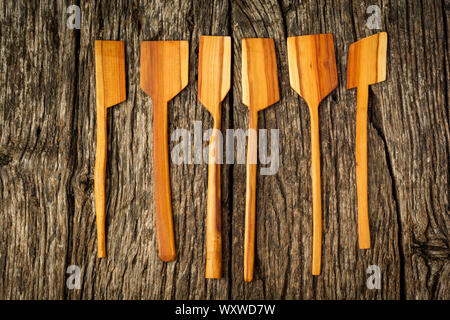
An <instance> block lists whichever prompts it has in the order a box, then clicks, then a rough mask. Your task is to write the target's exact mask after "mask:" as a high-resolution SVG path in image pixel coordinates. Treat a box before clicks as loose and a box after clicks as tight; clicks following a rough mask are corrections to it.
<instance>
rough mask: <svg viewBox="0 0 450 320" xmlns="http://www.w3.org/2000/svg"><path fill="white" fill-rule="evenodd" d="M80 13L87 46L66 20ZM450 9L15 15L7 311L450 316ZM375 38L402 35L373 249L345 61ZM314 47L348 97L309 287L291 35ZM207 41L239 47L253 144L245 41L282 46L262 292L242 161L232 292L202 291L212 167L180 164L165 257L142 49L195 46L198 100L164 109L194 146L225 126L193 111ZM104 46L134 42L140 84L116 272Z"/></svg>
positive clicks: (129, 59)
mask: <svg viewBox="0 0 450 320" xmlns="http://www.w3.org/2000/svg"><path fill="white" fill-rule="evenodd" d="M74 3H75V4H76V3H78V4H79V5H80V7H81V11H82V19H81V30H70V29H68V28H67V25H66V21H65V19H63V17H66V16H67V17H68V16H69V15H68V14H66V9H67V7H68V6H69V5H71V4H74ZM370 5H378V6H379V7H380V9H381V18H382V20H381V22H382V26H381V27H382V29H381V30H369V29H368V28H367V27H366V21H367V18H368V16H369V15H368V14H366V13H365V12H366V9H367V7H368V6H370ZM449 10H450V3H449V2H448V1H447V0H443V1H441V0H435V1H425V0H421V1H416V0H398V1H388V0H374V1H372V0H370V1H368V0H367V1H347V0H342V1H325V0H318V1H301V2H300V1H287V0H280V1H275V0H258V1H240V0H235V1H198V0H195V1H187V0H180V1H173V2H172V1H164V2H162V1H148V2H144V1H143V2H138V1H73V2H72V1H61V0H55V1H40V2H37V1H27V2H26V3H24V2H21V1H12V0H6V1H1V2H0V52H1V54H0V84H1V90H0V229H1V230H2V232H1V233H0V298H2V299H9V298H17V299H26V298H28V299H31V298H36V299H47V298H53V299H103V298H113V299H125V298H128V299H134V298H146V299H147V298H148V299H154V298H160V299H174V298H177V299H182V298H186V299H189V298H199V299H216V298H223V299H227V298H231V299H239V298H241V299H250V298H262V299H264V298H275V299H280V298H282V299H326V298H327V299H386V298H389V299H401V298H406V299H419V298H424V299H430V298H433V299H450V288H449V274H450V263H449V247H450V245H449V235H448V230H449V224H450V221H449V209H450V208H449V191H448V190H449V139H450V128H449V121H450V119H449V107H448V105H449V100H448V92H449V81H450V76H449V75H450V68H449V62H450V61H449V42H450V39H449V32H448V26H449V24H450V11H449ZM380 31H386V32H387V33H388V54H387V77H386V81H384V82H382V83H379V84H376V85H372V86H370V89H369V92H368V93H369V100H368V101H369V106H368V126H367V136H368V165H369V167H368V193H369V195H370V198H369V208H370V212H369V215H370V219H371V220H370V228H371V229H370V231H371V236H372V239H371V241H372V247H371V249H370V250H359V248H358V236H357V234H358V230H357V198H356V179H355V159H354V154H355V149H354V146H355V131H356V128H355V119H356V103H355V101H356V90H347V89H346V88H345V83H346V71H347V54H348V48H349V46H350V44H351V43H353V42H355V41H357V40H360V39H362V38H364V37H366V36H370V35H372V34H375V33H377V32H380ZM317 33H331V34H333V36H334V41H335V46H336V48H335V49H336V62H337V72H338V80H339V86H338V87H337V89H336V90H334V91H333V92H332V93H331V95H330V96H329V97H327V99H325V100H324V101H323V102H322V104H321V106H320V108H319V117H320V128H319V131H320V137H321V150H320V153H321V167H322V172H321V181H322V213H323V242H322V246H323V255H322V272H321V275H320V276H319V277H313V276H312V275H311V264H310V261H311V256H312V252H311V237H312V226H311V220H312V200H311V194H312V193H311V183H310V155H311V150H310V120H309V116H308V107H307V105H306V103H305V102H304V101H303V100H302V98H301V97H299V96H298V95H297V94H296V93H295V92H294V91H293V90H292V89H291V87H290V85H289V74H288V61H287V48H286V38H287V37H288V36H298V35H308V34H317ZM202 34H212V35H230V36H232V54H233V55H232V82H231V83H232V90H231V91H230V92H229V95H228V96H227V97H226V98H225V100H224V102H223V104H222V126H221V127H222V130H225V129H227V128H236V129H237V128H241V129H244V130H245V129H246V128H247V127H248V109H247V108H246V107H245V106H244V105H243V104H242V103H241V101H242V95H241V88H242V84H241V61H242V56H241V52H242V46H241V40H242V38H249V37H269V38H273V39H274V41H275V48H276V57H277V63H278V64H277V67H278V78H279V88H280V98H281V100H280V102H279V103H277V104H276V105H274V107H271V108H267V109H265V110H263V111H261V112H259V114H258V123H259V127H260V128H267V129H276V128H277V129H279V130H280V131H279V137H280V145H279V150H280V159H279V164H280V165H279V171H278V173H277V174H276V175H273V176H262V175H260V174H258V176H257V190H258V193H257V198H256V207H257V212H258V214H257V216H256V251H255V273H254V279H253V282H251V283H244V281H243V267H242V266H243V254H242V252H243V241H244V210H245V172H246V168H245V165H243V164H235V165H234V166H231V165H229V164H226V165H223V166H222V170H221V171H222V172H221V178H222V217H223V221H222V222H223V225H222V230H223V233H222V237H223V270H222V271H223V272H222V274H223V277H222V279H218V280H217V279H205V278H204V275H205V267H204V261H205V260H204V259H205V256H206V247H205V233H206V229H205V224H204V219H205V212H206V207H207V201H206V190H207V180H208V173H207V164H205V163H203V164H183V165H175V164H173V163H170V174H171V175H170V179H171V187H172V206H173V215H174V229H175V237H176V239H175V240H176V250H177V260H176V262H171V263H164V262H161V260H160V259H159V258H158V255H157V243H156V241H157V240H156V232H155V207H154V202H153V197H152V195H153V191H154V189H153V188H154V181H153V177H152V170H153V161H152V144H153V136H152V129H153V104H152V101H151V99H149V98H148V96H147V95H146V94H145V93H144V92H143V91H142V90H141V89H140V87H139V68H140V67H139V64H140V63H139V61H140V49H139V48H140V42H141V41H146V40H189V84H188V86H187V87H186V88H185V89H184V90H183V91H182V92H181V93H180V94H179V95H178V96H176V97H175V98H174V99H173V100H171V101H170V102H169V109H168V119H169V122H168V123H169V125H168V132H169V137H170V135H171V133H172V132H173V130H175V129H176V128H186V129H189V130H190V131H191V132H193V130H194V124H193V121H194V120H198V121H202V122H203V129H204V130H206V129H208V128H211V127H212V126H213V122H212V117H211V116H210V115H209V113H208V111H207V110H206V109H205V108H204V107H203V106H202V105H201V103H200V102H199V101H198V99H197V70H198V65H197V61H198V56H197V55H198V43H199V36H200V35H202ZM96 39H105V40H122V41H124V43H125V57H126V76H127V100H126V102H125V103H123V104H122V105H120V107H115V108H109V109H108V120H107V127H108V165H107V175H106V176H107V178H106V195H107V196H106V212H107V213H106V231H107V238H106V240H107V253H108V254H107V257H106V258H105V259H98V258H97V254H96V245H97V244H96V231H95V229H96V222H95V210H94V162H95V141H96V133H95V132H96V130H95V129H96V111H95V107H94V106H95V72H94V66H95V64H94V41H95V40H96ZM269 141H270V139H269ZM176 143H177V142H176V141H175V142H170V144H169V147H170V150H171V149H172V147H173V146H174V145H175V144H176ZM269 152H270V150H269ZM261 167H262V166H259V168H261ZM69 265H78V266H80V268H81V289H80V290H70V289H69V288H67V286H66V280H67V277H68V274H66V270H67V267H68V266H69ZM370 265H378V266H379V267H380V270H381V289H379V290H376V289H374V290H369V289H368V288H367V287H366V281H367V278H368V277H369V275H368V274H367V273H366V270H367V268H368V266H370Z"/></svg>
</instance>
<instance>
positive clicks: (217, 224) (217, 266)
mask: <svg viewBox="0 0 450 320" xmlns="http://www.w3.org/2000/svg"><path fill="white" fill-rule="evenodd" d="M230 80H231V38H230V37H223V36H201V37H200V41H199V52H198V100H199V101H200V102H201V103H202V104H203V105H204V106H205V107H206V109H207V110H208V111H209V113H211V116H212V118H213V119H214V126H213V132H212V134H211V137H210V140H209V154H208V196H207V198H208V200H207V210H206V267H205V268H206V272H205V278H213V279H219V278H221V277H222V217H221V199H222V198H221V186H220V160H221V159H220V156H221V155H220V153H219V151H220V150H221V149H220V148H221V146H220V143H222V141H223V140H221V139H220V136H219V133H220V129H221V127H220V125H221V119H222V110H221V105H222V101H223V99H225V96H226V95H227V93H228V91H229V90H230Z"/></svg>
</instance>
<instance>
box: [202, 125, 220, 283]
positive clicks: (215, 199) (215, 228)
mask: <svg viewBox="0 0 450 320" xmlns="http://www.w3.org/2000/svg"><path fill="white" fill-rule="evenodd" d="M219 130H220V121H217V120H215V121H214V130H213V133H212V135H211V139H210V141H209V164H208V207H207V211H206V273H205V277H206V278H213V279H218V278H221V277H222V218H221V189H220V164H219V163H217V162H219V158H218V152H219V151H218V147H219V145H218V144H216V143H218V142H219V141H218V140H217V139H218V138H217V135H218V132H219Z"/></svg>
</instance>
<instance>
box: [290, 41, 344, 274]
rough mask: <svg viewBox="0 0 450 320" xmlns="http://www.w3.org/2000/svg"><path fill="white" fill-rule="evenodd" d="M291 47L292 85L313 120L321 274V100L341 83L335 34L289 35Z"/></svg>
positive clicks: (316, 260)
mask: <svg viewBox="0 0 450 320" xmlns="http://www.w3.org/2000/svg"><path fill="white" fill-rule="evenodd" d="M287 49H288V60H289V78H290V83H291V87H292V88H293V89H294V90H295V91H296V92H297V93H298V94H299V95H300V96H301V97H302V98H303V99H304V100H305V101H306V103H307V104H308V108H309V114H310V121H311V180H312V199H313V255H312V274H313V275H319V274H320V269H321V255H322V197H321V189H320V139H319V104H320V102H321V101H322V100H323V99H324V98H325V97H326V96H327V95H328V94H329V93H330V92H331V91H333V90H334V89H335V88H336V87H337V84H338V79H337V71H336V58H335V55H334V41H333V36H332V35H331V34H315V35H308V36H300V37H289V38H288V40H287Z"/></svg>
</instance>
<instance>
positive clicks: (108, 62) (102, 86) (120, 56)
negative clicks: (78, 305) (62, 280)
mask: <svg viewBox="0 0 450 320" xmlns="http://www.w3.org/2000/svg"><path fill="white" fill-rule="evenodd" d="M95 99H96V105H97V144H96V149H95V171H94V195H95V215H96V220H97V255H98V257H99V258H104V257H105V256H106V239H105V175H106V163H107V161H106V154H107V145H108V144H107V139H106V138H107V135H108V134H107V126H106V124H107V122H106V120H107V119H106V114H107V108H109V107H112V106H114V105H116V104H118V103H120V102H122V101H124V100H125V99H126V84H125V49H124V46H123V42H122V41H102V40H96V41H95Z"/></svg>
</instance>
